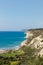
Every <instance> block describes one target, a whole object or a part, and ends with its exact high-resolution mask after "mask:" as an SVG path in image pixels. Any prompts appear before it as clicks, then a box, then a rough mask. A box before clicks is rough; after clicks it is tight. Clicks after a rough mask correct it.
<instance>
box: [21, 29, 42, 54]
mask: <svg viewBox="0 0 43 65" xmlns="http://www.w3.org/2000/svg"><path fill="white" fill-rule="evenodd" d="M24 45H26V46H31V47H34V48H36V49H37V54H38V55H39V54H40V55H43V29H30V30H28V31H26V40H25V41H23V42H22V43H21V46H24Z"/></svg>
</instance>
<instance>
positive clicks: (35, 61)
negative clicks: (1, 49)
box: [0, 29, 43, 65]
mask: <svg viewBox="0 0 43 65" xmlns="http://www.w3.org/2000/svg"><path fill="white" fill-rule="evenodd" d="M25 33H26V40H24V41H23V42H22V43H21V45H20V47H19V49H17V50H14V49H13V50H8V51H7V52H6V53H1V54H0V65H43V29H30V30H28V31H26V32H25Z"/></svg>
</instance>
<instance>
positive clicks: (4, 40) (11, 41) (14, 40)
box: [0, 31, 25, 49]
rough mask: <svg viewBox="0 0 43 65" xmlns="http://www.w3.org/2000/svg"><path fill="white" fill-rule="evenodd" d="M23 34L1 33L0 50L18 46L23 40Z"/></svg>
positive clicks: (13, 32)
mask: <svg viewBox="0 0 43 65" xmlns="http://www.w3.org/2000/svg"><path fill="white" fill-rule="evenodd" d="M24 37H25V34H24V32H15V31H1V32H0V49H10V48H14V47H16V46H19V45H20V44H21V42H22V41H23V40H25V38H24Z"/></svg>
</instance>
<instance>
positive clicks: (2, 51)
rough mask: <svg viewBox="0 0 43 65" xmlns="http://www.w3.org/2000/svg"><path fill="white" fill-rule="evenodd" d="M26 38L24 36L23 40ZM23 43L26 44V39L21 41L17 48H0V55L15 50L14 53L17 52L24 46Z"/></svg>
mask: <svg viewBox="0 0 43 65" xmlns="http://www.w3.org/2000/svg"><path fill="white" fill-rule="evenodd" d="M24 34H26V33H25V32H24ZM26 36H27V34H26ZM26 36H25V37H24V38H26ZM25 42H26V39H25V40H23V41H22V42H21V43H20V45H18V46H12V47H10V48H0V54H3V53H7V52H9V51H10V50H12V51H14V50H15V51H16V50H18V49H19V48H20V47H21V46H23V45H25Z"/></svg>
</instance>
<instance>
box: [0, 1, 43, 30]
mask: <svg viewBox="0 0 43 65" xmlns="http://www.w3.org/2000/svg"><path fill="white" fill-rule="evenodd" d="M31 28H43V0H0V31H15V30H23V29H31Z"/></svg>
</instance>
